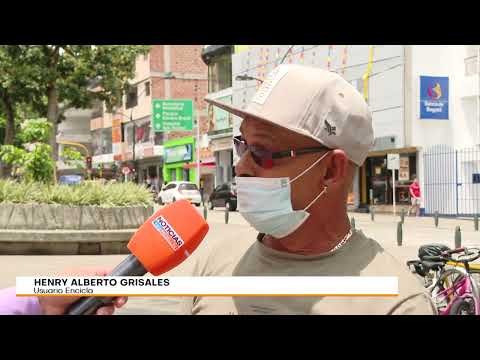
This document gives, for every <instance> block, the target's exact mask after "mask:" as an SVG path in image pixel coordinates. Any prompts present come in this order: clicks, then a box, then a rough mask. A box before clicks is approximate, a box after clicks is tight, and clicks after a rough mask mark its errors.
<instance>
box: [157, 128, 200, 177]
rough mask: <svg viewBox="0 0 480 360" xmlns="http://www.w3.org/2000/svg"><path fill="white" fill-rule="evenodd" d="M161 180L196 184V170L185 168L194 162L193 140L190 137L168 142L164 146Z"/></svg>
mask: <svg viewBox="0 0 480 360" xmlns="http://www.w3.org/2000/svg"><path fill="white" fill-rule="evenodd" d="M163 147H164V165H163V180H164V182H165V183H168V182H170V181H191V182H196V180H197V178H196V168H195V167H186V166H185V165H187V164H189V163H190V162H195V161H196V154H195V139H194V138H193V137H192V136H189V137H184V138H180V139H175V140H170V141H167V142H165V144H164V146H163Z"/></svg>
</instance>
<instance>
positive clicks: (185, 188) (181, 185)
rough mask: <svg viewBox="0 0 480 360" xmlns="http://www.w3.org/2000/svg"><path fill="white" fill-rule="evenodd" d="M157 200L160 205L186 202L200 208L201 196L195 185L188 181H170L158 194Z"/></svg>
mask: <svg viewBox="0 0 480 360" xmlns="http://www.w3.org/2000/svg"><path fill="white" fill-rule="evenodd" d="M157 200H158V202H159V204H160V205H163V204H169V203H172V202H175V201H177V200H188V201H190V203H192V204H195V205H197V206H200V204H201V202H202V196H201V195H200V191H199V190H198V188H197V185H196V184H195V183H192V182H188V181H172V182H169V183H168V184H166V185H165V186H164V187H163V188H162V190H161V191H160V193H159V194H158V197H157Z"/></svg>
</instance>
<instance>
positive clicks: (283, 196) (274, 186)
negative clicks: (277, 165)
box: [235, 152, 328, 238]
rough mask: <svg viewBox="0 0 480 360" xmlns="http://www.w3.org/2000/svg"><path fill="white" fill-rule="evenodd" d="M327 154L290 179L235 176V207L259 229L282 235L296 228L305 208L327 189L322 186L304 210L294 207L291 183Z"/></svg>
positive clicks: (305, 212) (301, 219)
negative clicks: (236, 200) (236, 201)
mask: <svg viewBox="0 0 480 360" xmlns="http://www.w3.org/2000/svg"><path fill="white" fill-rule="evenodd" d="M327 154H328V152H327V153H326V154H324V155H323V156H322V157H321V158H319V159H318V160H316V161H315V162H314V163H313V164H312V165H310V166H309V167H308V168H307V169H306V170H305V171H303V172H302V173H301V174H300V175H298V176H296V177H295V178H294V179H293V180H290V179H289V178H262V177H236V178H235V182H236V184H237V199H238V210H239V212H240V214H241V215H242V216H243V217H244V219H245V220H247V222H248V223H249V224H250V225H251V226H252V227H253V228H255V229H256V230H257V231H258V232H260V233H263V234H268V235H271V236H273V237H275V238H282V237H285V236H287V235H290V234H291V233H293V232H294V231H295V230H297V229H298V228H299V227H300V226H301V225H302V224H303V223H304V222H305V221H306V220H307V218H308V217H309V216H310V214H309V213H308V212H307V210H308V209H309V208H310V206H312V204H313V203H314V202H315V201H317V200H318V198H320V196H322V195H323V194H324V193H325V192H326V191H327V187H325V188H324V189H323V190H322V191H321V192H320V194H318V195H317V196H316V197H315V198H314V199H313V200H312V201H311V202H310V204H308V205H307V207H305V209H303V210H293V208H292V198H291V187H290V184H291V183H292V182H294V181H296V180H297V179H298V178H300V177H301V176H303V175H304V174H306V173H307V172H308V171H310V170H311V169H312V168H313V167H314V166H315V165H317V164H318V163H319V162H320V161H322V160H323V158H324V157H325V156H326V155H327Z"/></svg>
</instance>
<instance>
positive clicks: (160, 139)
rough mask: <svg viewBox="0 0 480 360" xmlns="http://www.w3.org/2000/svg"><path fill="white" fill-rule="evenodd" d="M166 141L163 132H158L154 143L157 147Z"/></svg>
mask: <svg viewBox="0 0 480 360" xmlns="http://www.w3.org/2000/svg"><path fill="white" fill-rule="evenodd" d="M163 140H164V135H163V132H156V133H155V135H154V137H153V143H154V144H155V145H162V144H163Z"/></svg>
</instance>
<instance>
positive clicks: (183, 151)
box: [164, 144, 193, 164]
mask: <svg viewBox="0 0 480 360" xmlns="http://www.w3.org/2000/svg"><path fill="white" fill-rule="evenodd" d="M192 145H193V144H185V145H178V146H172V147H166V148H164V152H165V154H164V158H165V163H166V164H170V163H174V162H180V161H182V162H187V161H191V160H192V148H193V146H192Z"/></svg>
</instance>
